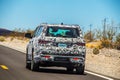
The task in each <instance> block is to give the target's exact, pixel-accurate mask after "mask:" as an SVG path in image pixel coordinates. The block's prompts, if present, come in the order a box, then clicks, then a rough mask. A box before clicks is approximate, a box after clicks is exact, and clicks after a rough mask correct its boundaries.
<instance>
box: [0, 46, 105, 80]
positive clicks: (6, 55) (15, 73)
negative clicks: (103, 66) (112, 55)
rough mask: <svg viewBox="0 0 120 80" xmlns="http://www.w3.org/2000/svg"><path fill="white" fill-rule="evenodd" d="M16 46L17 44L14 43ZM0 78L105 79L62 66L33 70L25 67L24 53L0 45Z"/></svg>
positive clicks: (6, 79)
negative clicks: (68, 69)
mask: <svg viewBox="0 0 120 80" xmlns="http://www.w3.org/2000/svg"><path fill="white" fill-rule="evenodd" d="M16 46H18V45H16ZM0 80H106V79H104V78H101V77H98V76H94V75H91V74H88V73H85V74H84V75H77V74H75V73H74V72H73V73H67V72H66V70H65V69H64V68H63V69H61V68H55V67H52V68H40V70H39V71H38V72H33V71H30V70H28V69H26V68H25V54H24V53H22V52H19V51H16V50H13V49H10V48H7V47H4V46H1V45H0Z"/></svg>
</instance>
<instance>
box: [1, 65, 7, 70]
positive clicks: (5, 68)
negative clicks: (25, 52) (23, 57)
mask: <svg viewBox="0 0 120 80" xmlns="http://www.w3.org/2000/svg"><path fill="white" fill-rule="evenodd" d="M0 67H1V68H2V69H4V70H8V67H7V66H5V65H0Z"/></svg>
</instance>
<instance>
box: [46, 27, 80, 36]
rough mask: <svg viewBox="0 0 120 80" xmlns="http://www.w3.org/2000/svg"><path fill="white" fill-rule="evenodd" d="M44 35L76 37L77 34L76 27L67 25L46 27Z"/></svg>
mask: <svg viewBox="0 0 120 80" xmlns="http://www.w3.org/2000/svg"><path fill="white" fill-rule="evenodd" d="M46 36H52V37H66V38H77V37H78V36H79V31H78V28H68V27H57V26H56V27H48V28H47V32H46Z"/></svg>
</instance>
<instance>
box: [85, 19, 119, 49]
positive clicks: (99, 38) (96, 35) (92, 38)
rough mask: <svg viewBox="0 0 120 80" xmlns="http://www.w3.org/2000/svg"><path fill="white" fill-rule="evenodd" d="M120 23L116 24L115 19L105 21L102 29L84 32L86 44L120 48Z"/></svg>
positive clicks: (94, 46) (91, 46) (90, 46)
mask: <svg viewBox="0 0 120 80" xmlns="http://www.w3.org/2000/svg"><path fill="white" fill-rule="evenodd" d="M119 29H120V25H116V24H114V21H111V23H107V22H106V19H104V21H103V26H101V29H94V30H89V31H87V32H86V33H85V34H84V38H85V40H86V43H87V44H86V46H87V47H89V48H98V49H102V48H110V49H117V50H120V33H119Z"/></svg>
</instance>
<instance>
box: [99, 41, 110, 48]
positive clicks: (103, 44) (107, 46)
mask: <svg viewBox="0 0 120 80" xmlns="http://www.w3.org/2000/svg"><path fill="white" fill-rule="evenodd" d="M101 46H102V47H105V48H112V42H111V41H110V40H108V39H106V40H104V39H103V40H101Z"/></svg>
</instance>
